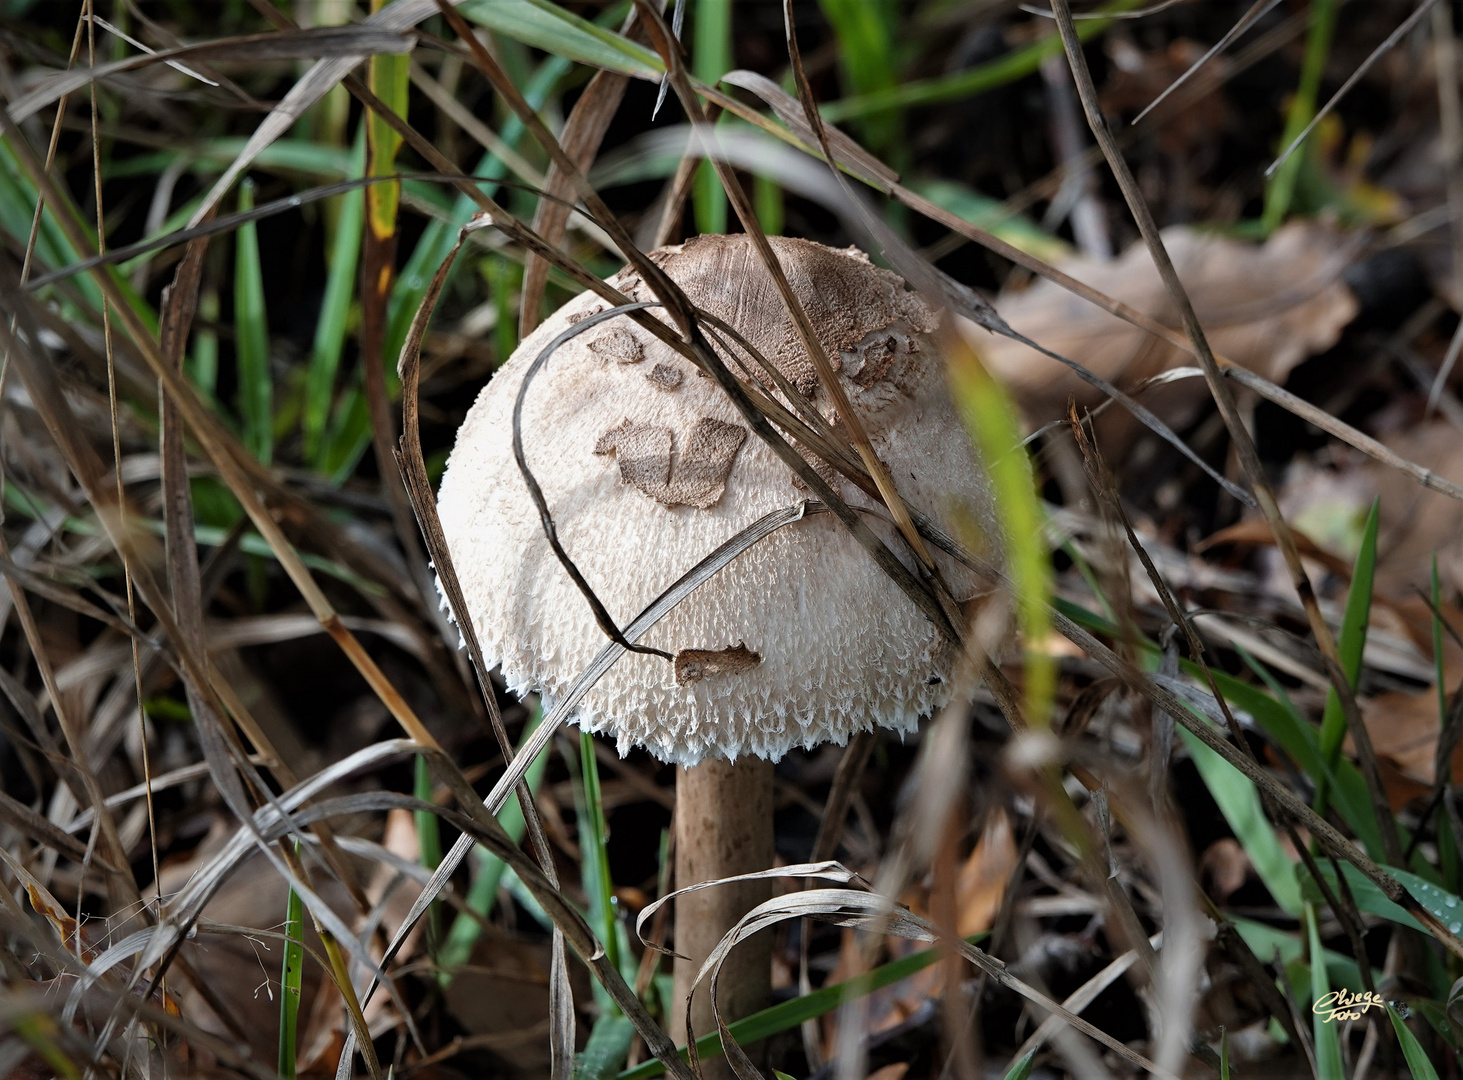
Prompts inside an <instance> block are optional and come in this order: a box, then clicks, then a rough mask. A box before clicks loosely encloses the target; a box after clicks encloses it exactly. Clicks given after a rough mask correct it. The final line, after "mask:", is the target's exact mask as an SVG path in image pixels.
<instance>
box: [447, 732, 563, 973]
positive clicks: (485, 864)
mask: <svg viewBox="0 0 1463 1080" xmlns="http://www.w3.org/2000/svg"><path fill="white" fill-rule="evenodd" d="M540 719H542V713H541V712H540V711H539V708H538V706H537V705H535V706H534V708H533V712H532V713H531V714H530V716H529V719H528V723H527V724H525V725H524V727H523V734H522V735H521V736H520V737H519V740H518V745H519V748H520V749H521V748H522V747H523V745H524V744H525V743H527V742H528V739H529V736H531V735H532V734H533V732H534V729H536V728H537V727H538V725H539V720H540ZM548 763H549V754H548V750H547V749H545V751H544V752H543V753H541V754H540V755H539V756H538V760H536V761H535V762H534V763H533V764H532V765H530V766H529V767H528V774H527V775H526V776H525V777H524V783H526V784H527V785H528V790H529V791H537V790H538V787H539V785H540V784H541V783H543V778H544V769H545V768H547V767H548ZM498 824H499V825H501V826H503V831H504V832H506V833H507V834H508V835H509V836H510V837H512V839H513V842H514V843H518V842H519V841H521V840H522V839H523V834H524V832H525V831H526V828H527V826H526V825H525V823H524V820H523V808H522V807H521V806H519V805H518V800H517V799H509V800H508V802H507V804H506V805H505V806H504V807H503V810H502V812H501V813H500V814H499V815H498ZM474 855H475V857H476V862H477V873H476V875H475V876H474V877H473V880H472V885H471V886H470V887H469V888H468V892H467V896H466V898H465V903H466V904H467V907H468V910H470V911H473V912H476V913H477V914H478V915H479V916H481V917H483V918H486V917H487V916H488V913H489V912H491V911H492V910H493V901H494V900H495V899H496V898H497V896H498V886H499V885H500V884H501V883H502V881H503V871H504V869H505V865H504V863H503V860H502V859H500V858H498V857H497V856H496V855H493V854H491V853H490V852H488V851H487V849H485V848H477V849H476V851H475V852H474ZM482 932H483V930H482V925H481V924H480V923H479V922H478V921H477V920H476V919H474V918H473V917H472V916H471V915H468V914H466V913H459V914H458V916H457V918H456V919H454V920H453V921H452V926H451V927H450V928H449V929H448V931H447V938H446V940H445V941H444V942H443V943H442V948H441V950H440V951H439V952H438V954H437V963H438V966H439V967H440V968H441V974H440V975H439V976H438V979H439V981H440V982H441V983H442V984H443V985H446V984H447V983H450V982H451V981H452V976H453V973H454V972H455V971H456V969H457V968H459V967H461V966H462V965H463V964H465V963H467V959H468V957H469V956H471V955H472V947H473V945H475V944H476V943H477V939H478V938H479V937H480V936H481V935H482Z"/></svg>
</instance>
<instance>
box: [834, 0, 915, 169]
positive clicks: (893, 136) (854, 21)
mask: <svg viewBox="0 0 1463 1080" xmlns="http://www.w3.org/2000/svg"><path fill="white" fill-rule="evenodd" d="M819 6H820V7H821V8H822V9H823V15H824V17H826V18H827V20H828V24H829V25H830V26H831V27H832V28H833V34H834V36H835V37H836V38H837V39H838V54H839V55H838V60H839V68H840V69H841V70H842V73H843V86H844V90H845V91H846V92H847V93H850V94H882V93H887V92H889V91H890V90H892V89H894V87H895V85H896V84H897V83H898V79H897V77H896V72H895V67H894V53H893V44H894V41H895V36H896V35H895V27H894V24H895V23H896V21H897V20H896V18H894V17H891V16H893V15H894V13H892V12H891V11H890V10H889V5H888V4H887V3H886V2H882V0H819ZM860 126H861V127H862V129H863V131H862V134H863V137H864V142H865V143H867V144H868V146H869V148H870V149H872V150H873V151H874V152H875V153H876V154H880V155H881V156H882V155H885V154H886V153H887V152H888V151H889V150H890V148H891V147H894V144H896V143H897V141H898V134H899V114H898V112H897V111H896V110H892V109H891V110H886V111H882V112H878V113H872V114H870V115H868V116H866V117H864V119H863V123H862V125H860ZM896 149H897V148H896Z"/></svg>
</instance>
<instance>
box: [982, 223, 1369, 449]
mask: <svg viewBox="0 0 1463 1080" xmlns="http://www.w3.org/2000/svg"><path fill="white" fill-rule="evenodd" d="M1163 239H1164V242H1165V243H1166V244H1167V246H1168V250H1169V254H1170V255H1171V256H1172V258H1173V261H1174V265H1175V266H1176V267H1177V268H1178V271H1179V276H1180V277H1181V278H1182V279H1183V281H1184V284H1185V285H1186V286H1187V287H1188V290H1189V295H1190V296H1191V297H1192V298H1193V302H1194V306H1195V308H1196V309H1197V311H1198V313H1199V318H1200V320H1201V321H1202V322H1203V324H1204V328H1205V329H1206V330H1207V331H1208V332H1209V340H1210V343H1211V344H1212V345H1213V347H1214V350H1215V351H1216V352H1218V353H1222V354H1223V355H1225V356H1227V357H1229V358H1230V359H1231V360H1233V361H1235V363H1237V364H1240V365H1242V366H1244V367H1247V368H1249V369H1250V370H1252V371H1255V372H1257V373H1259V374H1260V375H1263V376H1264V377H1265V378H1267V379H1270V380H1271V381H1273V382H1277V383H1283V382H1284V381H1285V378H1286V376H1287V375H1288V374H1289V372H1290V370H1291V369H1292V368H1294V367H1295V366H1296V365H1297V364H1299V363H1300V362H1301V361H1302V360H1304V359H1305V358H1306V357H1307V356H1310V355H1312V354H1314V353H1317V352H1321V351H1323V350H1325V349H1328V348H1330V347H1331V346H1332V345H1333V344H1334V343H1335V342H1336V339H1337V337H1338V335H1339V334H1340V332H1341V329H1342V328H1343V327H1344V326H1345V325H1346V324H1347V323H1349V322H1350V321H1351V319H1352V318H1353V317H1354V316H1355V314H1356V311H1357V303H1356V298H1355V297H1354V296H1353V295H1352V294H1351V290H1350V289H1348V288H1347V287H1346V285H1345V284H1343V283H1342V281H1341V279H1340V273H1341V270H1342V269H1343V255H1342V251H1341V248H1342V242H1341V239H1340V238H1339V237H1338V236H1337V235H1336V234H1335V233H1333V232H1331V231H1330V230H1328V229H1325V228H1323V227H1321V226H1317V225H1311V224H1305V223H1295V224H1291V225H1287V226H1286V227H1285V228H1283V229H1281V230H1280V231H1279V232H1277V233H1276V234H1275V235H1274V236H1272V237H1271V238H1270V239H1269V240H1268V241H1266V242H1265V243H1264V244H1252V243H1248V242H1245V241H1240V240H1233V239H1230V238H1228V237H1221V236H1215V235H1209V234H1204V233H1200V232H1198V231H1197V230H1194V229H1190V228H1186V227H1175V228H1169V229H1165V230H1164V232H1163ZM1058 268H1059V269H1060V270H1062V271H1064V272H1065V273H1068V274H1070V275H1072V276H1073V277H1075V278H1077V279H1078V280H1080V281H1083V282H1086V283H1087V284H1089V285H1092V286H1094V287H1096V288H1099V289H1101V290H1102V291H1103V292H1105V293H1107V294H1108V295H1109V296H1113V297H1116V298H1117V299H1119V300H1122V301H1123V302H1124V303H1127V304H1129V305H1131V306H1132V307H1135V308H1137V309H1138V310H1140V311H1142V312H1144V313H1146V314H1148V315H1150V316H1151V317H1153V318H1155V319H1157V320H1159V321H1160V322H1163V323H1164V324H1165V325H1168V326H1174V327H1177V326H1178V325H1179V319H1178V315H1177V313H1176V312H1175V311H1174V308H1173V304H1172V301H1171V300H1170V299H1169V297H1168V292H1167V290H1166V289H1165V288H1164V286H1163V283H1162V281H1160V280H1159V277H1158V272H1157V271H1156V270H1155V269H1154V266H1153V260H1152V258H1151V257H1150V256H1149V254H1148V251H1147V249H1146V248H1145V247H1144V246H1143V245H1142V244H1137V245H1134V246H1133V247H1131V248H1129V249H1128V250H1127V251H1126V252H1125V253H1124V254H1123V255H1122V256H1121V257H1119V258H1118V259H1117V260H1115V261H1113V262H1110V263H1099V262H1095V261H1093V260H1091V259H1088V258H1085V257H1082V256H1074V257H1072V258H1070V259H1067V260H1065V261H1064V262H1062V263H1059V264H1058ZM996 306H997V308H998V309H999V310H1000V312H1001V314H1002V315H1003V316H1005V318H1006V321H1007V322H1009V323H1010V324H1011V325H1012V326H1013V327H1015V328H1016V329H1017V330H1019V331H1020V332H1022V333H1024V334H1026V335H1027V336H1028V337H1030V338H1031V339H1032V340H1034V341H1038V342H1040V343H1041V344H1042V345H1044V346H1046V347H1047V348H1049V349H1052V350H1054V351H1056V352H1058V353H1061V354H1062V355H1063V356H1067V357H1070V358H1071V359H1073V360H1075V361H1077V362H1078V363H1079V364H1083V365H1084V366H1086V367H1087V368H1089V369H1091V370H1092V371H1094V372H1096V373H1097V374H1098V375H1101V376H1102V377H1103V378H1105V379H1107V380H1108V381H1110V382H1113V383H1115V384H1116V385H1118V386H1119V387H1120V388H1122V389H1130V388H1132V387H1134V386H1135V385H1136V384H1137V383H1139V382H1141V381H1142V380H1143V379H1146V378H1148V377H1150V376H1153V375H1156V374H1158V373H1160V372H1162V371H1167V370H1168V369H1170V368H1175V367H1184V366H1189V365H1193V364H1195V363H1196V361H1195V360H1194V359H1193V358H1192V357H1191V356H1189V355H1188V354H1187V353H1185V352H1182V351H1180V350H1179V349H1176V348H1174V347H1173V346H1171V345H1168V344H1167V343H1165V342H1161V341H1159V340H1158V339H1156V338H1154V337H1152V336H1151V335H1149V334H1147V333H1146V332H1144V331H1142V330H1139V329H1138V328H1136V327H1134V326H1132V325H1130V324H1129V323H1126V322H1124V321H1123V320H1121V319H1119V318H1117V317H1116V316H1114V315H1109V314H1108V313H1107V312H1105V311H1102V310H1101V309H1100V308H1097V307H1096V306H1094V305H1092V304H1090V303H1088V302H1087V301H1086V300H1083V299H1081V298H1080V297H1077V296H1074V295H1073V294H1072V293H1069V292H1067V291H1066V290H1065V289H1063V288H1061V287H1060V286H1058V285H1054V284H1052V283H1051V282H1049V281H1046V280H1040V281H1037V282H1036V283H1035V284H1032V285H1031V286H1030V287H1028V288H1026V289H1023V290H1021V291H1019V292H1016V291H1007V292H1005V293H1003V294H1002V295H1001V297H1000V299H999V300H998V301H997V305H996ZM961 329H962V332H963V333H965V334H966V336H967V337H969V338H970V340H971V342H972V344H973V345H974V346H975V348H976V349H977V350H978V351H979V352H980V354H981V356H982V357H983V358H984V359H985V361H986V363H987V365H988V366H989V367H990V368H991V370H992V371H994V372H995V373H996V374H998V375H999V376H1000V377H1001V378H1003V379H1004V380H1006V383H1007V385H1009V386H1010V387H1011V389H1012V391H1013V392H1014V393H1015V394H1016V396H1017V398H1018V399H1019V401H1020V403H1021V405H1022V408H1023V409H1024V410H1025V411H1026V413H1027V415H1028V417H1029V418H1030V419H1031V420H1032V421H1034V422H1036V423H1045V422H1047V421H1048V420H1053V419H1056V418H1058V417H1060V416H1061V415H1063V414H1064V413H1065V411H1066V403H1067V399H1068V397H1069V396H1071V397H1075V398H1076V399H1077V403H1078V405H1079V406H1086V407H1089V408H1090V407H1092V406H1095V405H1097V404H1098V403H1099V402H1100V401H1101V400H1102V396H1103V395H1102V394H1101V393H1100V392H1099V391H1097V390H1095V389H1094V388H1093V387H1091V386H1089V385H1088V384H1087V383H1085V382H1083V381H1082V380H1080V379H1079V378H1078V377H1077V376H1076V375H1075V374H1073V373H1072V372H1071V371H1070V370H1069V369H1068V368H1066V367H1065V366H1063V365H1061V364H1059V363H1057V362H1056V361H1055V360H1052V359H1050V358H1048V357H1045V356H1042V355H1041V354H1040V353H1036V352H1033V351H1032V350H1031V349H1029V348H1027V347H1026V346H1024V345H1021V344H1019V343H1017V342H1014V341H1011V340H1009V339H1008V338H1001V337H995V336H994V335H991V334H987V333H986V332H984V331H976V330H975V328H974V326H973V324H969V323H966V324H962V327H961ZM1208 396H1209V391H1208V390H1207V389H1206V387H1205V385H1204V382H1203V380H1202V379H1185V380H1182V381H1180V382H1177V383H1174V384H1171V385H1167V386H1159V387H1155V388H1154V389H1153V390H1151V391H1148V392H1147V393H1145V394H1144V395H1143V399H1142V400H1143V404H1144V405H1146V406H1148V407H1149V408H1150V409H1152V410H1153V411H1154V412H1155V413H1157V414H1158V416H1159V417H1161V418H1162V419H1163V420H1165V421H1166V422H1168V423H1169V424H1170V425H1171V426H1173V425H1181V424H1183V423H1184V422H1185V421H1186V420H1187V419H1188V418H1189V417H1191V416H1192V415H1193V413H1194V411H1195V409H1196V407H1197V406H1198V404H1199V403H1200V402H1202V401H1204V400H1206V399H1207V398H1208ZM1119 412H1120V410H1116V409H1114V410H1110V411H1109V413H1108V415H1107V416H1106V417H1104V421H1105V422H1104V424H1103V431H1102V435H1103V438H1104V441H1105V442H1107V443H1108V444H1109V445H1113V444H1115V443H1116V444H1121V443H1122V442H1125V441H1126V440H1127V439H1129V438H1131V435H1132V433H1134V432H1136V430H1137V429H1136V427H1135V426H1134V425H1135V424H1136V421H1132V420H1131V418H1130V417H1127V414H1126V413H1124V414H1123V415H1122V417H1118V416H1117V414H1118V413H1119ZM1114 452H1116V451H1114Z"/></svg>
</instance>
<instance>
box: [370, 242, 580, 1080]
mask: <svg viewBox="0 0 1463 1080" xmlns="http://www.w3.org/2000/svg"><path fill="white" fill-rule="evenodd" d="M466 236H467V233H466V231H464V232H463V234H462V235H461V236H459V238H458V241H457V243H456V244H455V245H454V246H453V248H452V251H451V252H450V253H449V254H448V256H447V258H446V259H444V260H443V262H442V265H441V266H440V267H439V268H438V269H437V272H436V274H435V275H434V276H433V278H432V282H431V284H430V285H429V286H428V288H427V291H426V293H425V294H424V295H423V297H422V302H421V305H420V306H419V308H418V310H417V312H416V314H415V316H413V318H412V324H411V327H410V329H409V330H408V332H407V338H406V341H405V343H404V344H403V346H402V350H401V356H400V358H399V361H398V364H397V374H398V375H399V376H400V377H401V382H402V434H401V450H400V452H399V453H398V454H397V464H398V466H399V468H400V470H401V477H402V482H403V483H404V485H405V488H406V492H407V496H408V498H409V499H410V500H411V503H412V509H413V511H414V513H415V514H416V518H417V522H418V524H419V525H420V527H421V530H422V535H423V537H424V539H425V540H426V544H427V551H428V552H429V554H430V555H431V557H432V564H433V566H434V567H435V568H436V571H437V580H438V581H439V582H440V583H441V588H442V591H443V593H444V595H445V596H446V597H447V599H448V603H449V605H450V607H451V609H452V617H453V620H454V621H455V622H456V624H457V626H458V629H459V632H460V633H461V634H462V639H463V640H464V641H465V642H466V643H467V647H468V651H469V655H470V656H471V657H472V663H473V669H474V670H475V671H476V673H477V677H478V685H479V688H480V689H481V691H482V695H483V700H484V703H485V704H486V706H487V710H488V720H489V723H490V724H491V726H492V729H493V735H494V737H495V738H496V739H497V740H498V747H499V749H500V750H501V751H502V753H503V758H504V760H505V761H506V762H507V763H508V765H509V766H510V767H511V766H512V764H513V761H514V751H513V744H512V741H511V740H510V739H509V738H508V732H507V729H506V728H504V726H503V717H502V714H501V713H500V711H499V709H498V702H497V697H496V695H495V694H494V692H493V687H492V682H491V678H490V676H489V672H488V667H487V664H486V662H485V661H484V659H483V653H482V646H481V645H480V644H479V643H478V638H477V631H476V628H475V627H474V625H473V621H472V615H471V613H470V612H469V610H468V608H467V603H466V601H465V599H464V598H463V594H462V586H461V584H460V583H459V581H458V579H457V572H456V570H455V568H454V567H453V564H452V554H451V552H450V551H449V550H448V547H447V538H446V536H445V535H444V534H443V532H442V522H441V519H440V518H439V517H438V515H437V504H436V500H435V498H434V497H433V495H432V485H431V481H430V480H429V479H428V477H427V467H426V462H425V460H424V459H423V458H422V446H421V436H420V424H419V420H418V415H417V413H418V405H419V399H418V382H419V379H420V374H421V344H422V339H423V337H425V335H426V330H427V325H428V323H429V322H430V320H431V316H432V312H433V311H434V310H435V308H436V304H437V299H438V297H439V296H441V293H442V288H443V287H444V286H445V285H446V283H447V275H448V273H449V272H450V270H451V268H452V264H453V262H454V261H455V260H456V258H457V253H458V252H459V251H460V250H461V249H462V243H463V240H464V239H465V238H466ZM525 759H526V760H527V761H529V762H532V761H533V758H532V757H528V756H526V755H525ZM516 791H517V795H518V805H519V807H520V809H521V810H522V813H523V820H524V822H525V825H526V827H527V829H528V833H529V837H530V840H531V842H532V844H533V849H534V855H535V857H536V858H537V860H538V865H539V866H540V867H541V868H542V870H543V872H544V873H545V875H546V877H547V880H548V882H549V884H550V885H552V886H553V887H554V888H558V885H559V880H558V873H557V870H556V869H555V866H554V857H553V853H552V852H551V851H550V850H549V844H548V840H547V838H546V837H545V836H544V831H543V824H542V823H541V822H540V821H539V816H538V808H537V807H536V806H535V805H534V802H533V794H532V792H530V791H529V789H528V785H527V784H526V783H523V782H522V781H520V782H519V783H518V784H517V785H516ZM424 892H425V890H424ZM410 921H411V920H408V924H409V923H410ZM552 950H553V952H552V960H551V984H550V987H551V988H550V999H549V1000H550V1007H549V1013H550V1030H551V1032H552V1038H551V1041H550V1071H551V1073H552V1075H553V1076H554V1078H555V1080H560V1078H564V1077H568V1076H569V1075H570V1074H571V1073H572V1071H573V1058H574V1001H573V993H572V991H571V990H570V987H569V976H568V971H567V967H566V963H567V961H566V957H565V952H564V934H563V931H562V929H559V928H557V927H556V928H555V931H554V936H553V946H552Z"/></svg>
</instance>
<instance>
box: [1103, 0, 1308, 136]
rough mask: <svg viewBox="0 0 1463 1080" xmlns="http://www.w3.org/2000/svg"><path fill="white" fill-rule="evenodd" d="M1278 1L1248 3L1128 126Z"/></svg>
mask: <svg viewBox="0 0 1463 1080" xmlns="http://www.w3.org/2000/svg"><path fill="white" fill-rule="evenodd" d="M1279 3H1280V0H1255V2H1254V3H1253V4H1252V5H1250V10H1249V11H1247V12H1245V13H1244V14H1243V15H1241V16H1240V19H1239V22H1237V23H1235V24H1234V25H1233V26H1231V27H1230V28H1229V30H1228V31H1227V32H1226V33H1225V35H1224V36H1223V37H1222V38H1220V39H1219V40H1218V41H1216V42H1215V43H1214V46H1213V47H1212V48H1211V49H1210V50H1209V51H1208V52H1206V53H1205V54H1204V55H1203V56H1201V57H1199V59H1197V60H1195V61H1194V62H1193V63H1192V64H1190V65H1189V69H1188V70H1187V71H1185V72H1184V73H1183V74H1182V75H1180V76H1179V77H1178V78H1177V79H1175V80H1174V81H1173V82H1171V83H1169V85H1168V89H1167V90H1165V91H1164V92H1163V93H1161V94H1159V95H1158V96H1157V97H1156V98H1154V99H1153V100H1152V101H1150V102H1149V103H1148V105H1147V106H1146V107H1145V108H1144V109H1143V111H1142V112H1140V113H1139V114H1138V115H1137V116H1135V117H1133V122H1132V123H1131V124H1129V125H1128V126H1129V127H1136V126H1137V125H1138V124H1139V123H1140V122H1141V121H1142V120H1143V117H1145V116H1147V115H1148V114H1149V113H1151V112H1152V111H1153V110H1154V109H1156V108H1158V106H1160V105H1162V104H1163V103H1164V101H1166V100H1167V99H1168V96H1169V95H1170V94H1172V93H1173V92H1174V91H1175V90H1177V89H1178V88H1179V87H1180V86H1183V85H1184V83H1186V82H1188V81H1189V77H1190V76H1191V75H1193V74H1194V73H1195V72H1197V71H1198V70H1199V69H1200V68H1202V67H1203V66H1204V65H1205V64H1207V63H1208V62H1209V61H1210V60H1212V59H1214V57H1215V56H1216V55H1218V54H1219V53H1221V52H1223V51H1224V50H1225V49H1227V48H1228V47H1229V43H1230V42H1232V41H1233V40H1234V39H1235V38H1237V37H1239V36H1240V35H1241V34H1243V33H1244V32H1245V31H1246V30H1248V29H1249V28H1250V27H1252V26H1254V25H1255V23H1257V22H1259V21H1260V20H1261V19H1262V18H1264V17H1265V16H1266V15H1268V14H1269V13H1270V12H1271V11H1273V10H1274V9H1275V8H1276V7H1277V6H1278V5H1279Z"/></svg>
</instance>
